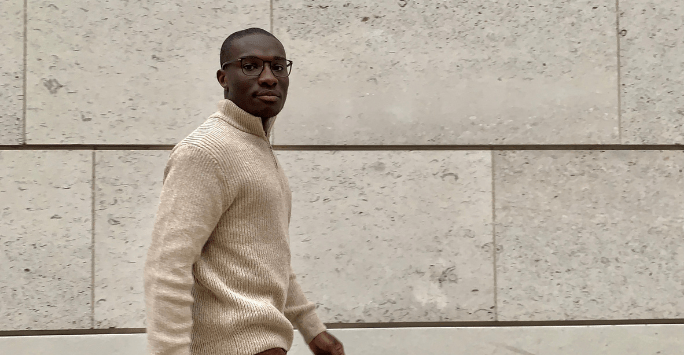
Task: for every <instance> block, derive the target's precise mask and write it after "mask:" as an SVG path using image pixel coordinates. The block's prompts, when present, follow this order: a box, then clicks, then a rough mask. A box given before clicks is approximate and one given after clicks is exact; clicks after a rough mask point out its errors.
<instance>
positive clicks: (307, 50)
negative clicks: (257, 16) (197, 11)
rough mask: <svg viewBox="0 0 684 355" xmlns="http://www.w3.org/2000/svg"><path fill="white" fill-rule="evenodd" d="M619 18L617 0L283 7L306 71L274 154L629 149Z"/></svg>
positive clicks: (373, 1)
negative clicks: (403, 148) (305, 148)
mask: <svg viewBox="0 0 684 355" xmlns="http://www.w3.org/2000/svg"><path fill="white" fill-rule="evenodd" d="M615 11H616V8H615V1H614V0H579V1H553V0H531V1H526V2H524V3H518V2H515V1H503V2H501V1H487V2H482V1H474V0H473V1H459V2H453V1H446V0H440V1H406V0H399V1H397V0H364V1H354V2H345V1H332V0H323V1H311V0H287V1H284V0H274V1H273V28H274V34H275V35H276V36H277V37H278V38H279V39H280V40H281V41H282V42H283V44H284V46H285V50H286V51H287V53H288V58H289V59H291V60H293V63H294V64H293V69H292V74H291V75H290V89H289V93H288V98H287V100H288V102H287V104H286V106H285V109H284V110H283V112H282V113H281V114H280V116H281V117H282V119H281V120H280V122H281V123H280V124H278V125H277V126H278V127H277V130H278V136H277V137H276V143H277V144H580V143H582V144H589V143H592V144H615V143H618V140H619V137H618V104H617V101H618V92H617V90H618V88H617V39H616V36H617V34H616V19H617V16H616V13H615ZM283 121H284V122H287V124H284V122H283Z"/></svg>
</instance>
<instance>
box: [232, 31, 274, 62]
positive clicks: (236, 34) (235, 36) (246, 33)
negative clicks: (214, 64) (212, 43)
mask: <svg viewBox="0 0 684 355" xmlns="http://www.w3.org/2000/svg"><path fill="white" fill-rule="evenodd" d="M253 34H260V35H266V36H270V37H273V38H275V39H276V41H278V42H280V40H278V38H277V37H276V36H274V35H273V34H271V32H268V31H266V30H264V29H261V28H258V27H251V28H248V29H245V30H241V31H237V32H233V33H232V34H231V35H230V36H228V38H226V40H225V41H223V44H222V45H221V63H219V65H222V64H223V63H225V62H226V61H227V60H228V59H229V58H228V52H229V51H230V48H231V46H232V45H233V41H235V40H236V39H238V38H242V37H245V36H249V35H253Z"/></svg>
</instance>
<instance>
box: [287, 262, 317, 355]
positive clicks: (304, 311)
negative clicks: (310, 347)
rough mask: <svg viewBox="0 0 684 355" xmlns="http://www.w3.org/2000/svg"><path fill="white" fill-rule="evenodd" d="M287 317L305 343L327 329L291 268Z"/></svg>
mask: <svg viewBox="0 0 684 355" xmlns="http://www.w3.org/2000/svg"><path fill="white" fill-rule="evenodd" d="M283 313H285V317H286V318H287V319H288V320H289V321H290V323H292V324H294V325H296V326H297V329H298V330H299V332H300V334H301V335H302V337H303V338H304V341H305V342H306V343H307V344H309V343H310V342H311V340H313V338H315V337H316V335H318V334H320V333H322V332H324V331H325V330H326V329H327V328H326V327H325V324H323V322H321V320H320V319H319V318H318V315H317V314H316V305H315V304H313V303H311V302H309V301H308V300H307V299H306V297H305V296H304V292H302V288H301V287H300V286H299V283H298V282H297V276H296V275H295V273H294V272H293V271H292V266H290V286H289V288H288V291H287V302H286V303H285V310H284V312H283Z"/></svg>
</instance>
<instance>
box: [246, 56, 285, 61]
mask: <svg viewBox="0 0 684 355" xmlns="http://www.w3.org/2000/svg"><path fill="white" fill-rule="evenodd" d="M249 57H253V58H259V57H257V56H255V55H244V56H242V57H240V59H243V58H249ZM273 59H284V60H287V58H285V57H280V56H277V55H275V56H273Z"/></svg>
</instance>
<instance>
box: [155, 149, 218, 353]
mask: <svg viewBox="0 0 684 355" xmlns="http://www.w3.org/2000/svg"><path fill="white" fill-rule="evenodd" d="M224 185H225V183H224V180H223V178H222V174H221V172H220V170H219V166H218V165H217V163H216V161H215V160H214V159H213V158H211V156H209V154H208V153H207V152H205V151H203V150H201V149H200V148H198V147H195V146H188V145H183V146H178V147H177V148H176V149H175V150H174V151H173V152H172V153H171V156H170V158H169V162H168V163H167V166H166V169H165V171H164V184H163V187H162V191H161V196H160V203H159V208H158V210H157V215H156V218H155V222H154V229H153V232H152V241H151V244H150V248H149V250H148V252H147V260H146V262H145V271H144V280H145V305H146V316H147V319H146V323H147V339H148V349H149V351H150V354H154V355H189V354H190V336H191V331H192V303H193V298H192V293H191V292H192V285H193V282H194V280H193V275H192V267H193V264H194V263H195V262H196V261H197V260H198V258H199V256H200V253H201V251H202V247H203V246H204V244H205V243H206V241H207V239H208V238H209V236H210V235H211V233H212V232H213V230H214V228H215V227H216V225H217V223H218V221H219V219H220V218H221V215H223V212H224V211H225V210H226V209H227V208H228V206H229V204H230V201H231V195H230V194H229V193H228V191H227V187H226V186H224Z"/></svg>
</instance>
